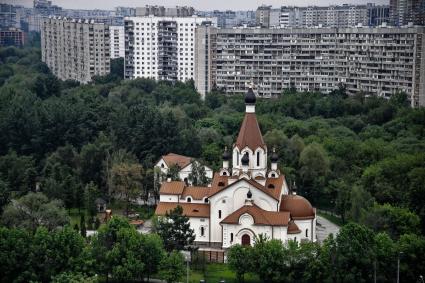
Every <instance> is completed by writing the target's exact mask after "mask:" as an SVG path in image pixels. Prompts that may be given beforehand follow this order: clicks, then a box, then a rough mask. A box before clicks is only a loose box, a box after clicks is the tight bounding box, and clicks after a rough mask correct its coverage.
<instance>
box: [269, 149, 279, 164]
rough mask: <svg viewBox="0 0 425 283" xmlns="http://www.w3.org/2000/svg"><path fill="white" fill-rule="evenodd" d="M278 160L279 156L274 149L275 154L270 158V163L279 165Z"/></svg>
mask: <svg viewBox="0 0 425 283" xmlns="http://www.w3.org/2000/svg"><path fill="white" fill-rule="evenodd" d="M278 160H279V156H278V155H277V153H276V150H275V149H274V148H273V153H272V155H271V156H270V161H271V162H272V163H277V161H278Z"/></svg>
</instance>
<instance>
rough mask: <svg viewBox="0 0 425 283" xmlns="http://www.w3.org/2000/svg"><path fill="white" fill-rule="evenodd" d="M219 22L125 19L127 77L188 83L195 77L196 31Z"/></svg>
mask: <svg viewBox="0 0 425 283" xmlns="http://www.w3.org/2000/svg"><path fill="white" fill-rule="evenodd" d="M203 24H215V19H212V18H201V17H196V16H192V17H155V16H147V17H128V18H125V78H127V79H134V78H152V79H156V80H169V81H176V80H179V81H187V80H190V79H193V78H194V69H195V66H194V64H195V62H194V61H195V55H194V54H195V30H196V27H197V26H199V25H203Z"/></svg>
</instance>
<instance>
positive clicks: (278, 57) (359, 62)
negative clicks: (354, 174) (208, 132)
mask: <svg viewBox="0 0 425 283" xmlns="http://www.w3.org/2000/svg"><path fill="white" fill-rule="evenodd" d="M424 32H425V28H424V27H411V28H407V27H406V28H386V27H380V28H342V29H336V28H313V29H258V28H257V29H249V28H241V29H215V28H210V27H208V28H207V27H200V28H199V29H198V31H197V36H198V37H199V38H197V41H196V42H197V43H198V44H199V46H196V50H197V52H198V53H197V54H196V58H197V64H196V68H197V69H196V72H197V75H196V78H197V79H196V81H195V84H196V87H197V89H198V90H199V91H200V92H201V93H202V94H205V93H206V92H208V91H210V90H211V89H212V88H213V87H216V88H218V89H221V90H223V91H225V92H227V93H239V94H243V93H244V92H245V90H246V88H247V86H248V84H250V83H251V82H253V83H254V85H255V86H256V91H257V92H258V95H260V96H264V97H272V96H277V95H280V94H281V93H282V91H283V90H285V89H289V88H296V89H297V90H298V91H322V92H325V93H329V92H331V91H332V90H335V89H337V88H338V86H339V85H340V84H344V85H345V86H346V88H347V92H348V93H349V94H355V93H358V92H364V93H365V94H370V95H377V96H383V97H390V96H391V95H392V94H393V93H396V92H398V91H404V92H406V93H407V94H408V96H409V97H410V99H411V102H412V106H419V105H421V106H425V74H424V72H425V56H424V54H423V52H424V46H425V35H424ZM203 41H207V42H208V45H209V46H214V48H213V49H212V50H207V49H206V48H202V44H203ZM205 80H211V81H205Z"/></svg>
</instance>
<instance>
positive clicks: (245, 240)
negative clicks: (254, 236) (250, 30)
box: [241, 234, 251, 246]
mask: <svg viewBox="0 0 425 283" xmlns="http://www.w3.org/2000/svg"><path fill="white" fill-rule="evenodd" d="M241 242H242V246H250V245H251V237H250V236H249V235H248V234H243V235H242V240H241Z"/></svg>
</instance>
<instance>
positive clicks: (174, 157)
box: [162, 153, 193, 168]
mask: <svg viewBox="0 0 425 283" xmlns="http://www.w3.org/2000/svg"><path fill="white" fill-rule="evenodd" d="M162 159H164V161H165V163H167V166H168V167H171V166H173V165H177V166H179V167H180V168H184V167H186V166H187V165H189V164H190V163H191V162H192V160H193V158H192V157H188V156H184V155H179V154H175V153H169V154H167V155H163V156H162Z"/></svg>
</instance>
